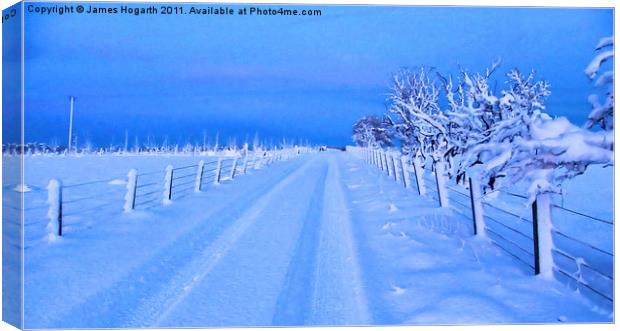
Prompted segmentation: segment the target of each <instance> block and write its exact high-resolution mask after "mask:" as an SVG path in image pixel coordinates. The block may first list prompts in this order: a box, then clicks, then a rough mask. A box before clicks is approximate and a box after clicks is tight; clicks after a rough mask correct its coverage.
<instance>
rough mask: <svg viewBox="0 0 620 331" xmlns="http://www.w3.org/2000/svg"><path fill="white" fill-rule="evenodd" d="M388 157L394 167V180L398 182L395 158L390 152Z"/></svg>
mask: <svg viewBox="0 0 620 331" xmlns="http://www.w3.org/2000/svg"><path fill="white" fill-rule="evenodd" d="M390 159H391V160H392V167H393V169H394V171H393V175H394V180H395V181H397V182H398V165H397V164H396V158H395V157H394V155H393V154H390Z"/></svg>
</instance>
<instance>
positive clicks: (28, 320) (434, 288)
mask: <svg viewBox="0 0 620 331" xmlns="http://www.w3.org/2000/svg"><path fill="white" fill-rule="evenodd" d="M200 160H204V161H205V162H209V161H212V159H210V158H208V157H198V156H83V157H58V156H54V157H47V156H29V157H26V158H25V182H26V184H27V186H28V188H29V189H30V191H29V192H26V193H25V195H24V197H25V209H26V210H25V213H26V214H25V225H24V236H25V246H26V247H25V267H24V270H25V277H24V282H25V285H24V287H25V288H24V289H25V293H24V294H25V298H24V299H25V302H24V309H25V311H24V313H25V327H26V328H70V327H80V328H107V327H142V326H149V327H156V326H162V327H198V326H268V325H366V324H379V325H386V324H462V323H510V322H512V323H540V322H542V323H557V322H609V321H611V319H612V317H613V316H612V314H611V312H610V311H608V310H607V309H605V308H604V307H601V306H600V305H597V304H594V303H593V302H592V301H590V300H588V299H586V298H585V297H584V296H583V295H581V294H580V293H579V292H578V291H575V290H573V289H571V288H570V287H569V286H567V285H566V283H565V282H562V281H557V280H546V279H543V278H540V277H534V276H533V275H532V272H531V269H529V268H527V267H525V266H524V265H523V264H521V263H520V262H519V261H517V260H515V259H514V258H513V257H512V256H510V255H509V254H507V253H506V252H505V251H503V250H502V249H500V248H499V247H498V246H497V245H495V244H493V243H492V242H491V241H490V240H486V239H478V238H475V237H472V236H471V231H472V230H471V220H470V219H469V218H468V217H469V214H468V213H469V211H461V210H459V209H458V208H451V209H450V208H438V207H437V202H436V201H434V200H432V199H431V198H430V197H429V198H427V197H420V196H418V195H417V194H415V193H414V192H413V191H412V190H406V189H405V188H404V187H403V186H402V184H400V183H397V182H395V181H394V180H393V179H390V178H388V177H387V176H386V175H385V174H383V173H381V171H380V170H378V169H376V168H373V167H372V166H370V165H368V164H367V163H366V162H365V161H364V160H362V159H360V158H358V157H355V156H354V155H352V154H351V153H344V152H332V151H329V152H321V153H314V154H305V155H301V156H299V157H296V158H292V159H290V160H287V161H282V162H276V163H274V164H272V165H270V166H268V167H265V168H263V169H257V170H254V169H251V170H250V173H249V174H248V175H244V176H239V177H237V178H235V179H234V180H226V181H223V182H222V183H221V184H220V185H212V184H207V185H206V186H205V187H204V189H203V191H202V192H200V193H194V192H192V191H191V190H189V191H187V190H186V192H184V194H182V195H179V196H173V199H172V204H170V205H167V206H163V205H162V204H161V203H159V200H155V202H151V203H150V204H146V205H143V206H137V208H136V210H134V211H133V212H131V213H123V204H124V194H125V181H126V175H127V172H128V170H129V169H131V168H135V169H137V170H138V176H139V177H138V178H139V179H138V185H139V186H140V183H141V182H142V183H151V182H153V183H159V182H161V181H162V179H163V177H162V176H163V170H164V168H165V167H166V166H167V165H168V164H172V165H173V166H174V167H176V168H178V167H184V166H190V165H195V164H197V163H198V162H199V161H200ZM146 173H153V174H152V175H148V176H145V177H144V178H140V174H146ZM590 173H591V174H593V175H592V176H591V177H588V176H590V175H589V174H590ZM610 173H611V170H609V168H608V169H598V170H596V169H595V170H594V171H592V172H589V174H588V175H586V176H583V177H582V178H581V179H579V180H581V181H582V182H578V181H575V183H576V184H574V185H575V186H574V188H573V187H571V185H572V184H569V187H567V193H566V194H565V195H564V201H563V203H564V206H565V207H567V208H568V207H570V208H574V209H576V210H584V211H585V212H587V213H588V214H593V215H594V216H597V217H601V218H605V219H609V220H611V219H613V218H612V217H611V215H612V210H611V204H612V201H613V200H612V198H611V193H612V185H613V183H612V181H611V175H610ZM149 176H151V177H149ZM598 176H600V177H601V178H602V181H600V182H599V180H598ZM52 178H58V179H60V180H62V182H63V184H64V185H65V186H71V185H76V184H81V183H86V182H97V183H93V184H89V185H81V186H74V187H73V188H67V189H65V190H64V191H63V199H64V200H65V201H67V206H66V208H65V207H64V206H63V208H64V209H63V212H64V213H66V217H65V218H64V220H65V222H66V223H65V224H66V228H65V230H63V232H64V233H63V237H62V238H55V239H50V237H49V232H48V231H47V229H46V227H47V225H48V221H49V220H48V218H47V217H46V213H47V205H46V200H47V192H46V189H45V187H46V185H47V183H48V181H49V180H50V179H52ZM188 178H190V179H191V176H189V175H188ZM141 180H142V181H141ZM13 184H14V183H7V182H5V185H4V187H3V194H4V195H5V199H12V198H14V197H15V196H18V193H17V192H15V191H14V190H13V188H14V186H12V185H13ZM585 184H590V186H588V187H589V190H590V191H585V192H584V189H583V185H585ZM154 186H155V187H156V190H157V187H158V186H157V185H156V184H154ZM455 189H456V190H458V189H461V188H458V187H456V188H455ZM580 190H581V192H584V196H581V193H579V192H580ZM138 193H139V194H140V192H138ZM455 196H457V194H456V193H455V194H452V196H451V198H453V197H455ZM158 197H159V198H161V195H158ZM159 198H157V199H159ZM139 201H140V199H138V201H137V202H138V203H139ZM489 203H491V202H489ZM493 203H507V204H508V205H509V206H513V207H514V206H516V204H515V203H511V202H510V201H508V202H506V200H505V199H504V197H503V196H499V197H497V198H496V199H495V201H494V202H493ZM596 206H599V207H596ZM584 208H589V209H584ZM525 209H527V208H525ZM515 212H519V211H515ZM565 228H566V230H565V231H569V230H570V231H573V230H576V231H582V232H578V233H586V232H587V231H588V230H587V229H582V228H581V225H575V224H572V225H570V226H565ZM609 229H610V230H609V231H611V230H612V229H611V228H609ZM562 230H564V229H562ZM591 232H592V233H596V235H598V236H600V237H594V238H590V237H589V238H590V239H587V240H593V241H594V243H596V244H597V245H599V244H600V245H603V246H604V245H611V240H610V239H611V236H612V232H609V233H607V232H606V230H600V229H599V230H592V231H591ZM16 235H19V233H16ZM582 237H584V236H582ZM4 239H5V242H6V239H7V238H4ZM9 239H11V238H9ZM13 239H15V238H13ZM16 240H17V241H18V239H16ZM604 247H605V248H610V249H611V246H604ZM610 270H613V269H610Z"/></svg>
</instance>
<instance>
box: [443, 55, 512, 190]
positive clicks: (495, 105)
mask: <svg viewBox="0 0 620 331" xmlns="http://www.w3.org/2000/svg"><path fill="white" fill-rule="evenodd" d="M499 64H500V61H499V60H498V61H496V62H494V63H493V65H492V66H491V68H489V69H487V70H486V71H485V73H484V74H479V73H474V74H469V73H467V72H465V71H462V72H461V76H460V78H459V80H458V81H457V83H456V84H455V83H454V82H453V80H452V77H447V78H444V77H442V76H440V77H441V79H442V81H443V87H444V93H445V98H446V104H447V109H446V110H445V111H444V113H445V115H446V116H447V118H448V122H447V125H446V126H447V131H448V137H449V142H450V146H449V148H448V150H447V152H446V160H447V161H448V162H449V164H450V172H449V173H450V174H451V175H455V176H456V178H457V181H459V180H460V179H462V177H463V174H464V172H463V170H462V169H461V164H460V156H461V154H462V153H463V152H464V151H467V150H469V149H471V148H473V147H474V146H476V145H478V144H480V143H482V142H484V141H485V138H486V137H487V135H488V133H489V130H490V129H491V127H492V126H493V125H494V123H495V122H496V121H497V120H499V119H500V118H501V112H500V108H499V99H498V98H497V97H496V96H495V95H494V94H493V91H492V90H491V88H490V87H489V79H490V77H491V75H492V74H493V72H494V71H495V70H496V69H497V68H498V67H499ZM476 161H477V160H476ZM476 161H474V163H475V162H476ZM470 165H471V164H467V165H466V166H470Z"/></svg>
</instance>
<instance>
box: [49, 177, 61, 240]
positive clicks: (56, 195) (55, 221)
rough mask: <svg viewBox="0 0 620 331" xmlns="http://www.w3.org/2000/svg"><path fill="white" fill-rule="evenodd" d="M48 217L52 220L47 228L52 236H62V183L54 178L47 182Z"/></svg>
mask: <svg viewBox="0 0 620 331" xmlns="http://www.w3.org/2000/svg"><path fill="white" fill-rule="evenodd" d="M47 204H48V205H49V209H48V210H47V218H48V219H49V220H50V222H49V224H48V226H47V230H48V232H49V234H50V236H52V237H53V236H56V235H58V236H62V183H61V182H60V181H59V180H57V179H52V180H50V181H49V183H48V184H47Z"/></svg>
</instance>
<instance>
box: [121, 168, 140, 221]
mask: <svg viewBox="0 0 620 331" xmlns="http://www.w3.org/2000/svg"><path fill="white" fill-rule="evenodd" d="M126 188H127V192H126V193H125V205H124V206H123V210H124V211H125V212H126V213H128V212H130V211H132V210H134V209H135V208H136V189H137V188H138V171H137V170H136V169H131V170H129V173H127V186H126Z"/></svg>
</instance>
